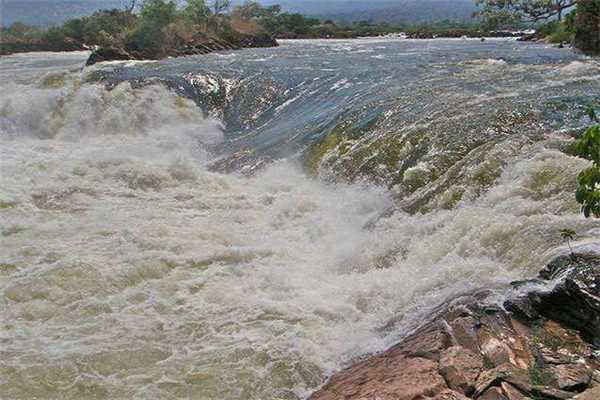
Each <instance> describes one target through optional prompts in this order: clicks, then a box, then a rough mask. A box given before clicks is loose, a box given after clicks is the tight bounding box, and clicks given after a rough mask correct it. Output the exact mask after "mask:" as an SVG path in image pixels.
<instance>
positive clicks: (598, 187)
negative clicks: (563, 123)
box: [575, 110, 600, 218]
mask: <svg viewBox="0 0 600 400" xmlns="http://www.w3.org/2000/svg"><path fill="white" fill-rule="evenodd" d="M590 116H591V117H592V119H594V120H595V121H596V122H598V119H597V118H596V114H595V112H594V111H593V110H592V111H591V112H590ZM575 152H576V154H577V155H578V156H580V157H583V158H585V159H587V160H590V161H592V164H593V165H592V167H590V168H588V169H586V170H584V171H582V172H581V173H580V174H579V176H578V177H577V181H578V182H579V188H578V189H577V193H576V198H577V202H578V203H579V204H581V210H582V212H583V214H584V215H585V217H586V218H589V217H590V216H594V217H596V218H600V125H596V126H593V127H591V128H589V129H588V130H587V131H586V132H585V133H584V134H583V136H582V138H581V139H579V140H578V141H577V143H576V144H575Z"/></svg>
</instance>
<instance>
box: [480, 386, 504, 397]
mask: <svg viewBox="0 0 600 400" xmlns="http://www.w3.org/2000/svg"><path fill="white" fill-rule="evenodd" d="M477 399H478V400H508V398H507V397H506V396H505V395H504V393H503V392H502V389H500V388H499V387H491V388H489V389H488V390H486V391H485V392H484V393H483V394H482V395H481V396H479V397H478V398H477Z"/></svg>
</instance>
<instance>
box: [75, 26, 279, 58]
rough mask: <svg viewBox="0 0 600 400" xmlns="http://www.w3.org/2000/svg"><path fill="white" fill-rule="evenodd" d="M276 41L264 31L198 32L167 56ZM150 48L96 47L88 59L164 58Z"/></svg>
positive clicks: (170, 51) (179, 42)
mask: <svg viewBox="0 0 600 400" xmlns="http://www.w3.org/2000/svg"><path fill="white" fill-rule="evenodd" d="M278 45H279V44H278V43H277V41H276V40H275V39H274V38H272V37H271V36H270V35H268V34H267V33H265V32H259V33H256V34H248V33H241V32H237V31H234V33H232V35H231V37H229V38H227V39H224V38H219V37H216V36H210V35H207V34H204V33H201V32H199V33H197V34H196V35H194V36H193V37H192V38H191V39H189V40H184V39H179V40H178V41H177V43H176V45H175V46H173V47H170V48H169V49H167V50H166V54H164V55H162V56H166V57H181V56H189V55H197V54H207V53H212V52H214V51H222V50H239V49H242V48H256V47H276V46H278ZM162 56H159V55H158V54H156V53H154V52H152V51H149V50H148V49H136V48H128V47H124V46H118V45H116V46H110V47H100V48H98V49H96V50H95V51H94V52H93V53H92V54H91V55H90V58H89V59H88V61H87V65H93V64H96V63H98V62H103V61H116V60H155V59H158V58H164V57H162Z"/></svg>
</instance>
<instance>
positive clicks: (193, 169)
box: [0, 39, 600, 400]
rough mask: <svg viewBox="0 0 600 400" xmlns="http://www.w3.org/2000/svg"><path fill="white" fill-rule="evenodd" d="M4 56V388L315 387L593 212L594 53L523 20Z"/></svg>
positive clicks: (524, 269)
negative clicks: (584, 144) (485, 36)
mask: <svg viewBox="0 0 600 400" xmlns="http://www.w3.org/2000/svg"><path fill="white" fill-rule="evenodd" d="M86 57H87V53H64V54H45V53H38V54H22V55H14V56H8V57H3V58H2V59H0V397H1V398H2V399H34V398H37V399H180V398H189V399H203V400H209V399H210V400H220V399H227V400H229V399H231V400H233V399H253V400H254V399H256V400H270V399H302V398H305V397H306V396H307V395H308V394H310V392H311V391H313V390H314V389H316V388H318V387H319V386H320V385H322V384H323V383H324V382H325V380H326V378H327V376H328V375H330V374H331V373H332V372H335V371H337V370H339V369H340V368H343V367H344V366H346V365H347V364H348V363H350V362H352V361H353V360H356V359H359V358H360V357H363V356H365V355H368V354H372V353H374V352H377V351H381V350H384V349H385V348H387V347H388V346H390V345H391V344H393V343H394V342H396V341H398V340H399V339H401V338H402V337H403V336H404V335H406V334H407V333H408V332H410V330H411V329H414V328H415V327H416V326H418V324H419V321H422V319H423V318H424V317H425V316H426V315H427V313H428V312H429V311H430V310H432V309H433V308H435V307H436V306H438V305H439V304H441V303H443V302H444V301H445V300H447V299H449V298H452V296H455V295H457V294H460V293H463V292H465V291H468V290H472V289H475V288H480V287H488V288H492V289H497V291H498V301H502V294H503V293H504V292H505V290H506V288H507V287H508V284H509V282H510V281H511V280H515V279H523V278H529V277H532V276H534V275H535V274H536V273H537V271H538V270H539V269H540V268H541V267H542V266H543V265H544V263H545V262H547V261H548V260H549V259H550V258H551V257H553V256H554V255H556V254H558V253H560V252H564V251H566V245H565V244H564V243H563V242H562V241H561V239H560V235H559V231H560V230H561V229H563V228H570V229H574V230H576V231H577V233H578V239H577V243H576V244H586V243H588V242H592V241H594V239H597V238H598V236H599V235H600V223H598V222H595V221H593V220H585V219H584V218H583V217H582V216H581V215H580V213H579V207H578V205H577V203H576V202H575V199H574V191H575V189H576V176H577V174H578V172H579V171H580V170H581V169H583V168H585V167H586V166H587V163H586V162H585V161H584V160H581V159H578V158H575V157H572V156H570V155H569V154H568V153H569V152H568V146H569V143H570V140H571V139H572V137H573V136H574V135H577V134H578V133H579V132H581V130H582V129H583V128H585V127H586V126H587V125H589V124H590V121H589V119H588V117H587V114H586V112H585V109H586V107H587V105H588V104H590V103H592V102H594V101H598V100H600V63H599V62H598V60H594V59H591V58H586V57H583V56H580V55H577V54H574V53H572V52H571V51H569V50H568V49H557V48H553V47H551V46H546V45H539V44H528V43H518V42H515V41H512V40H504V39H502V40H488V41H486V42H480V41H474V40H421V41H412V40H395V39H361V40H348V41H337V40H333V41H284V42H283V43H282V46H281V47H279V48H274V49H253V50H243V51H237V52H226V53H217V54H211V55H206V56H201V57H187V58H181V59H168V60H164V61H159V62H115V63H106V64H101V65H99V66H94V67H87V68H84V64H85V60H86Z"/></svg>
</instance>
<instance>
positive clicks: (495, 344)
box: [310, 255, 600, 400]
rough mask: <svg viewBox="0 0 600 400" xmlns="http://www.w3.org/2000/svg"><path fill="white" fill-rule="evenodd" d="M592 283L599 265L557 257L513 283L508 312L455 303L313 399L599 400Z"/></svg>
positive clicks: (477, 297) (469, 301) (488, 302)
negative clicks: (530, 277) (515, 291)
mask: <svg viewBox="0 0 600 400" xmlns="http://www.w3.org/2000/svg"><path fill="white" fill-rule="evenodd" d="M599 278H600V262H598V258H597V257H596V256H593V255H578V256H575V257H571V256H562V257H558V258H557V259H555V260H553V261H552V262H551V263H550V264H549V265H548V266H547V267H546V268H545V269H544V270H543V271H542V272H541V273H540V279H539V280H534V281H529V282H521V283H519V284H517V283H515V285H514V287H516V288H518V290H519V291H523V290H525V292H519V293H518V294H517V295H511V296H514V297H511V298H510V299H509V300H508V301H507V303H506V305H507V309H509V310H512V311H513V312H510V311H507V310H505V309H503V308H501V307H498V306H496V305H495V304H494V303H493V300H492V298H491V297H492V296H490V294H491V292H490V291H478V292H475V293H472V294H470V295H465V296H462V297H460V298H458V299H455V300H453V301H451V302H450V303H449V304H448V305H447V306H445V307H444V308H442V309H441V310H439V311H438V312H437V314H435V315H434V316H433V318H432V319H431V320H430V322H428V323H425V324H424V325H423V326H422V327H421V328H419V329H418V330H417V331H415V332H414V333H413V334H411V335H410V336H408V337H407V338H406V339H404V340H403V341H402V342H400V343H398V344H397V345H395V346H393V347H392V348H390V349H389V350H387V351H385V352H383V353H381V354H378V355H375V356H373V357H371V358H368V359H366V360H364V361H361V362H359V363H357V364H355V365H353V366H351V367H349V368H348V369H346V370H344V371H341V372H340V373H338V374H335V375H334V376H333V377H332V378H331V380H330V381H329V382H328V383H327V384H326V385H325V386H324V387H323V388H322V389H320V390H319V391H317V392H316V393H314V394H313V395H312V396H311V397H310V399H311V400H338V399H344V400H351V399H357V400H358V399H381V400H387V399H395V400H397V399H406V400H416V399H438V400H442V399H451V400H453V399H465V398H471V399H481V400H521V399H549V400H552V399H557V400H561V399H572V398H576V399H578V400H579V399H583V400H591V399H594V400H595V399H600V397H598V390H600V389H598V387H594V386H595V385H600V379H599V376H600V372H599V371H600V370H599V368H600V360H599V358H598V356H597V352H595V351H594V350H595V348H594V344H595V342H597V341H598V340H599V339H600V334H599V333H598V330H597V329H598V326H599V325H598V318H600V307H598V300H599V298H598V290H599V286H598V283H599V282H600V281H599ZM527 290H528V291H527ZM579 393H581V394H580V395H579V396H577V395H578V394H579ZM576 396H577V397H576Z"/></svg>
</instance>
